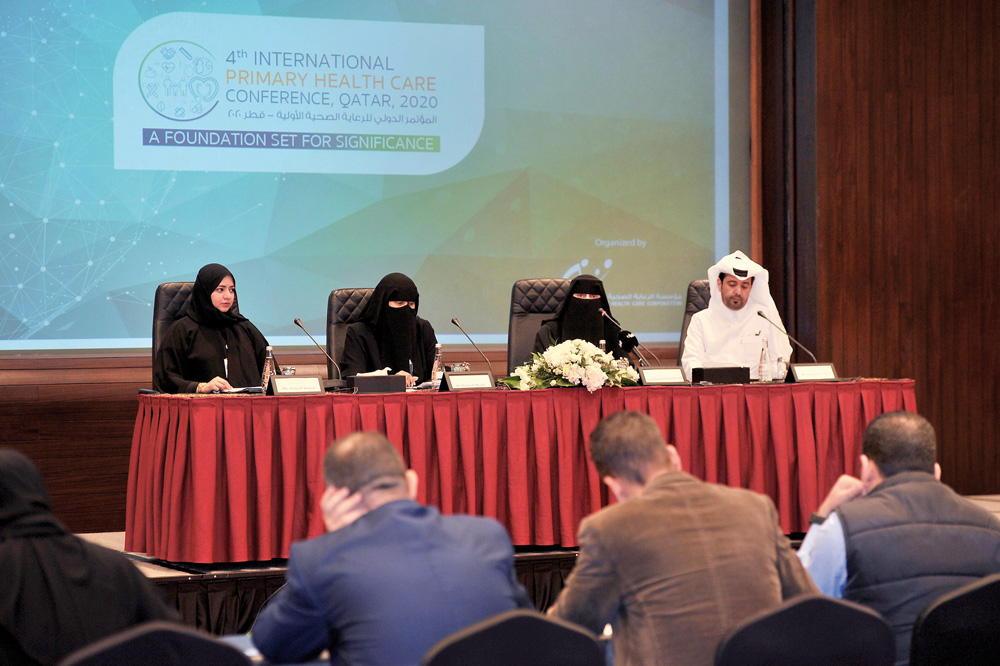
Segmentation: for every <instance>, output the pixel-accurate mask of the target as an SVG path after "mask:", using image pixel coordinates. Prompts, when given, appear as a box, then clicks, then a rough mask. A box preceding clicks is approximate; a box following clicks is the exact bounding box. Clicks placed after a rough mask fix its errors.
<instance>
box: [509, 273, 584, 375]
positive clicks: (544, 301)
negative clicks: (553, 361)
mask: <svg viewBox="0 0 1000 666" xmlns="http://www.w3.org/2000/svg"><path fill="white" fill-rule="evenodd" d="M569 283H570V280H567V279H566V278H529V279H526V280H518V281H517V282H515V283H514V286H513V288H512V289H511V290H510V320H509V323H508V325H507V374H508V375H510V374H513V372H514V368H516V367H517V366H519V365H523V364H524V363H526V362H528V360H530V359H531V351H532V349H533V348H534V346H535V334H536V333H538V329H539V327H540V326H541V325H542V321H543V320H545V319H551V318H552V317H554V316H555V313H556V312H557V311H558V310H559V305H560V304H561V303H562V302H563V301H564V300H565V299H566V294H567V293H568V291H569Z"/></svg>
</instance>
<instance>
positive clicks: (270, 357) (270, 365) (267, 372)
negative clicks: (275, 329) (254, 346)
mask: <svg viewBox="0 0 1000 666" xmlns="http://www.w3.org/2000/svg"><path fill="white" fill-rule="evenodd" d="M273 374H274V348H273V347H271V346H270V345H268V347H267V351H266V352H265V353H264V372H262V373H261V374H260V387H261V388H262V389H264V391H267V384H268V382H270V381H271V375H273Z"/></svg>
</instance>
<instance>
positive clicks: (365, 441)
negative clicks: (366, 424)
mask: <svg viewBox="0 0 1000 666" xmlns="http://www.w3.org/2000/svg"><path fill="white" fill-rule="evenodd" d="M323 468H324V475H325V477H326V485H327V488H326V491H325V492H324V494H323V497H322V500H321V503H322V508H323V517H324V521H325V523H326V528H327V533H326V534H324V535H323V536H319V537H316V538H315V539H310V540H308V541H303V542H300V543H297V544H294V545H293V546H292V550H291V556H290V558H289V560H288V582H287V584H286V585H285V586H284V587H283V588H282V589H281V590H279V591H278V592H277V593H276V594H275V595H274V597H273V598H272V599H271V600H270V601H268V603H267V605H266V606H265V607H264V609H263V610H262V611H261V613H260V615H259V617H258V618H257V622H256V624H255V625H254V628H253V631H252V633H251V637H252V639H253V642H254V644H255V645H256V646H257V648H258V649H259V650H260V652H261V654H263V655H264V656H265V657H266V658H267V659H269V660H270V661H273V662H296V661H304V660H307V659H311V658H315V657H316V655H317V654H319V653H320V652H321V651H322V650H323V649H324V648H329V650H330V663H331V664H332V665H333V666H342V665H343V666H346V665H347V664H350V665H351V666H362V665H368V666H379V665H384V666H390V665H391V666H403V665H415V664H418V663H419V662H420V659H421V657H423V655H424V653H425V652H426V651H427V650H428V649H429V648H431V647H432V646H433V645H434V644H435V643H437V642H438V641H439V640H441V639H442V638H444V637H446V636H448V635H450V634H452V633H454V632H456V631H458V630H460V629H464V628H465V627H467V626H469V625H471V624H474V623H476V622H479V621H480V620H484V619H486V618H488V617H491V616H493V615H496V614H497V613H501V612H503V611H507V610H511V609H513V608H516V607H519V606H521V607H526V606H529V605H530V604H529V602H528V599H527V595H526V594H525V591H524V588H522V587H521V585H520V584H519V583H518V582H517V580H516V578H515V576H514V549H513V547H512V546H511V543H510V538H509V537H508V535H507V532H506V531H505V530H504V528H503V527H502V526H501V525H500V524H499V523H497V522H496V521H494V520H491V519H488V518H474V517H471V516H442V515H441V514H440V513H439V512H438V511H437V509H434V508H432V507H427V506H423V505H421V504H419V503H417V502H416V501H414V498H415V497H416V491H417V477H416V473H415V472H413V471H412V470H407V469H406V468H405V465H404V464H403V460H402V458H401V457H400V455H399V453H398V452H397V451H396V449H395V447H393V445H392V443H391V442H389V440H387V439H386V438H385V437H383V436H382V435H380V434H377V433H354V434H351V435H348V436H346V437H343V438H341V439H339V440H337V441H335V442H334V443H333V444H332V445H331V446H330V448H329V450H328V451H327V452H326V457H325V458H324V461H323Z"/></svg>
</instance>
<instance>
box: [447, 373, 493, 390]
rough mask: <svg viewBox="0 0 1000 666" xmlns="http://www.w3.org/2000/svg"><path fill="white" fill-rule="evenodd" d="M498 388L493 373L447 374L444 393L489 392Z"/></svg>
mask: <svg viewBox="0 0 1000 666" xmlns="http://www.w3.org/2000/svg"><path fill="white" fill-rule="evenodd" d="M494 387H496V381H494V379H493V373H492V372H489V371H487V372H446V373H444V381H442V382H441V390H442V391H488V390H490V389H492V388H494Z"/></svg>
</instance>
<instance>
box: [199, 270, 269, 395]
mask: <svg viewBox="0 0 1000 666" xmlns="http://www.w3.org/2000/svg"><path fill="white" fill-rule="evenodd" d="M226 277H231V278H233V285H234V289H235V285H236V278H235V277H233V273H232V271H230V270H229V269H228V268H226V267H225V266H223V265H222V264H207V265H205V266H202V268H201V270H200V271H198V277H197V278H195V281H194V288H193V290H192V291H191V305H190V306H189V307H188V311H187V316H188V317H190V318H191V319H194V320H195V321H196V322H198V324H200V325H201V326H203V327H205V328H210V329H215V330H216V331H218V333H219V335H218V336H217V337H216V339H215V344H216V346H217V350H216V351H217V352H218V354H219V357H220V358H227V359H228V360H229V367H228V370H227V373H226V374H227V377H226V379H228V380H229V383H230V384H232V385H233V386H253V385H255V384H258V383H260V373H261V370H262V368H261V367H260V363H259V362H258V359H257V355H256V351H255V347H254V342H253V339H252V338H251V337H250V334H249V333H248V332H247V330H246V328H245V327H244V326H243V322H245V321H247V318H246V317H244V316H243V315H241V314H240V301H239V295H238V293H236V292H234V293H233V306H232V307H231V308H229V311H228V312H223V311H222V310H220V309H218V308H217V307H215V305H213V304H212V292H214V291H215V288H216V287H218V286H219V283H221V282H222V280H223V279H224V278H226Z"/></svg>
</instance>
